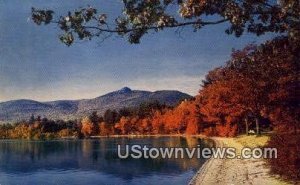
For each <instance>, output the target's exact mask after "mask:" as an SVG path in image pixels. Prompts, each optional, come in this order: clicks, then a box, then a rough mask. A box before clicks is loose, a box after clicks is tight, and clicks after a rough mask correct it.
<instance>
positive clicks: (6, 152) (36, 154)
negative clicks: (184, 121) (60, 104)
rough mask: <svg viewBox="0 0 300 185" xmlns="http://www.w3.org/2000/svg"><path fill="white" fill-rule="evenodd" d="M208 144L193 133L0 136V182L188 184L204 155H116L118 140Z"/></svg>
mask: <svg viewBox="0 0 300 185" xmlns="http://www.w3.org/2000/svg"><path fill="white" fill-rule="evenodd" d="M118 144H121V145H122V146H124V145H125V144H142V145H147V146H149V147H151V146H155V147H176V146H177V147H179V146H184V147H187V146H188V147H193V146H194V147H195V146H197V145H198V144H200V145H201V147H202V146H206V144H205V143H204V141H202V140H200V139H197V138H184V137H146V138H135V139H132V138H101V139H99V140H79V141H78V140H77V141H76V140H66V141H0V184H1V185H73V184H74V185H85V184H86V185H90V184H91V185H95V184H101V185H102V184H103V185H104V184H132V185H144V184H145V185H146V184H147V185H148V184H155V185H158V184H172V185H176V184H187V183H188V182H189V180H190V179H191V178H192V177H193V175H194V174H195V172H196V171H197V170H198V169H199V168H200V167H201V165H202V164H203V163H204V162H205V161H204V160H203V159H201V160H199V159H196V158H194V159H133V158H128V159H119V158H118V153H117V145H118Z"/></svg>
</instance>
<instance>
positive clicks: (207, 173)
mask: <svg viewBox="0 0 300 185" xmlns="http://www.w3.org/2000/svg"><path fill="white" fill-rule="evenodd" d="M244 137H251V136H244ZM210 139H212V140H213V141H214V142H215V143H216V147H235V148H237V151H240V150H239V149H241V148H243V147H248V146H247V145H245V143H243V144H242V143H241V142H239V141H238V138H220V137H211V138H210ZM250 145H251V144H250ZM265 163H266V161H264V159H253V158H251V159H236V158H235V159H218V158H217V159H214V158H210V159H208V160H207V161H206V162H205V163H204V164H203V165H202V166H201V168H200V169H199V170H198V171H197V172H196V174H195V175H194V176H193V178H192V179H191V180H190V182H189V183H188V184H189V185H202V184H205V185H223V184H246V185H265V184H272V185H290V184H293V183H290V182H287V181H284V180H283V179H280V178H279V176H276V175H272V174H270V168H269V167H268V166H267V165H266V164H265Z"/></svg>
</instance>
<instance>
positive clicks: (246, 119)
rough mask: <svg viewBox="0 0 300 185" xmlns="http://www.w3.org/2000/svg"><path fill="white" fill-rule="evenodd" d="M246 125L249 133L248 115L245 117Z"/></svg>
mask: <svg viewBox="0 0 300 185" xmlns="http://www.w3.org/2000/svg"><path fill="white" fill-rule="evenodd" d="M245 125H246V134H247V135H249V124H248V117H246V118H245Z"/></svg>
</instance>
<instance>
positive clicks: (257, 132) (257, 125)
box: [255, 118, 260, 135]
mask: <svg viewBox="0 0 300 185" xmlns="http://www.w3.org/2000/svg"><path fill="white" fill-rule="evenodd" d="M255 124H256V135H260V130H259V118H255Z"/></svg>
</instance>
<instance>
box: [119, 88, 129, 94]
mask: <svg viewBox="0 0 300 185" xmlns="http://www.w3.org/2000/svg"><path fill="white" fill-rule="evenodd" d="M131 91H132V90H131V89H130V88H129V87H123V88H122V89H120V90H118V92H119V93H130V92H131Z"/></svg>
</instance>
